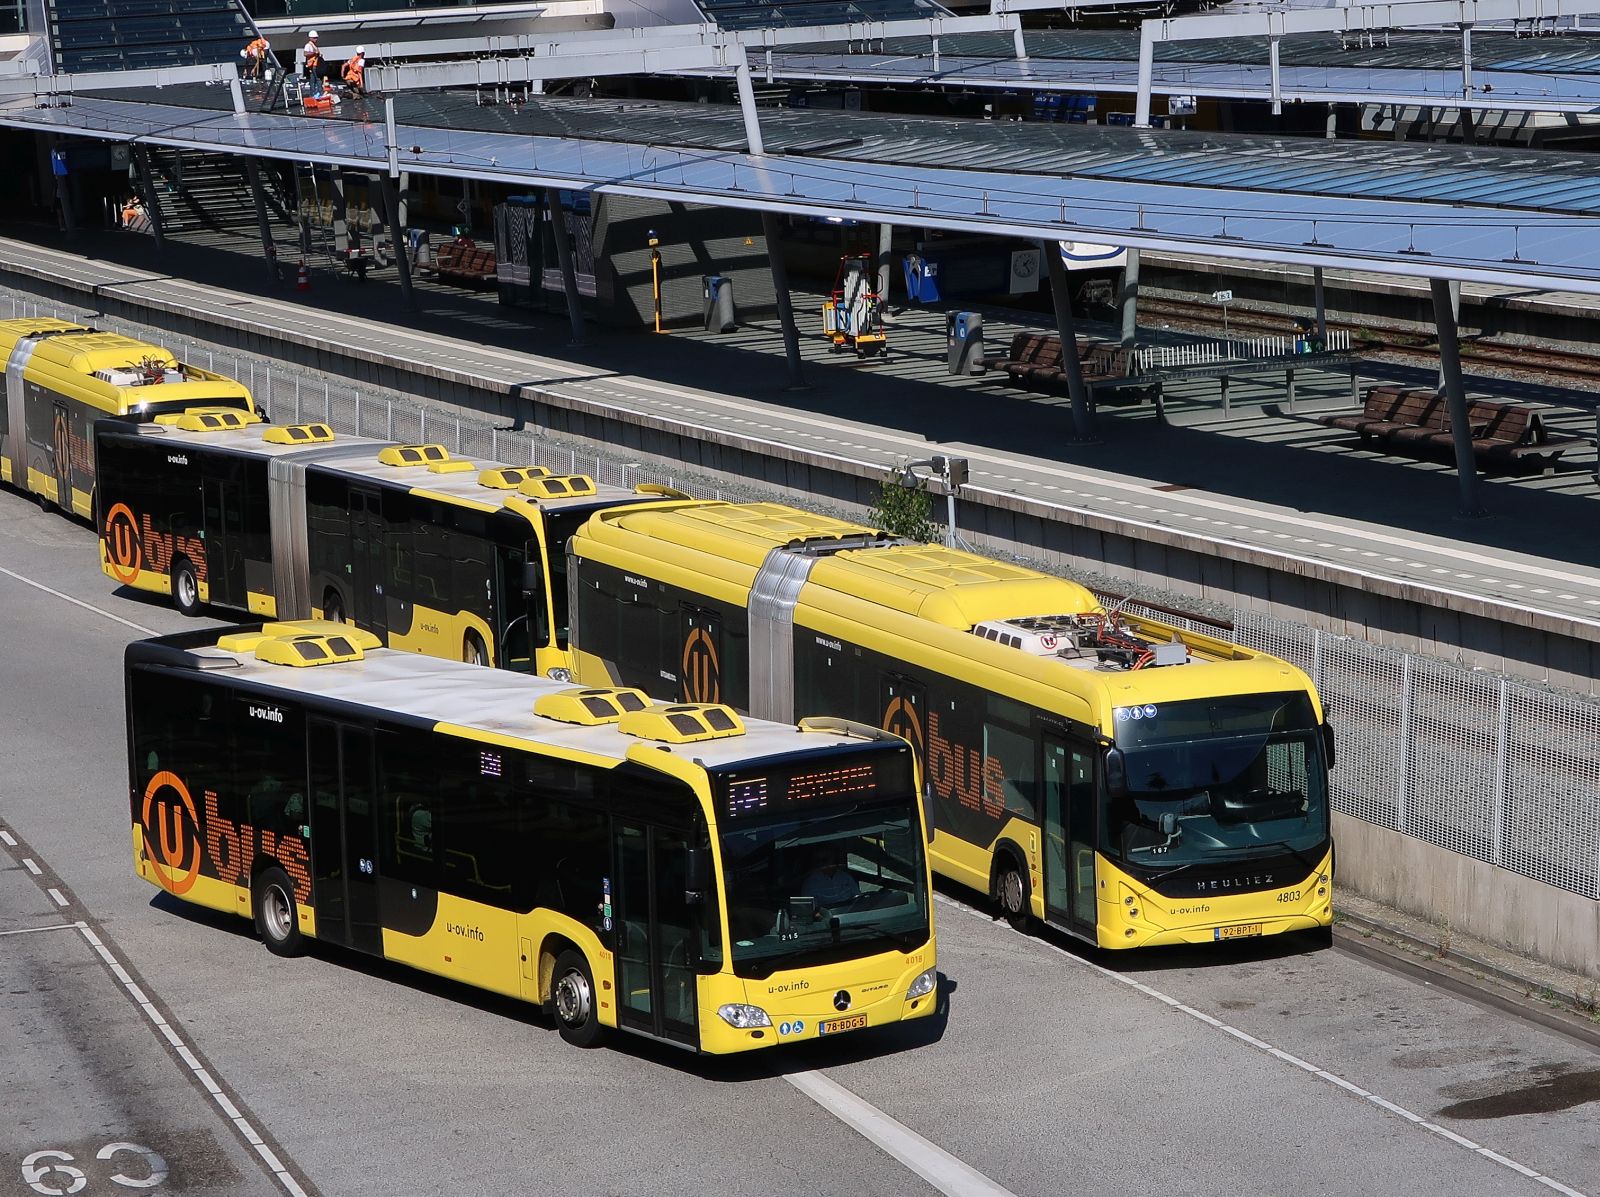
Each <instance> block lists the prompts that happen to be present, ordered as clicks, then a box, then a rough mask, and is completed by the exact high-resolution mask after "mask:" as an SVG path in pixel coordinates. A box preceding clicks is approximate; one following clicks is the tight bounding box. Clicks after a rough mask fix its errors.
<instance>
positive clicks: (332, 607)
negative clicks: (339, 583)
mask: <svg viewBox="0 0 1600 1197" xmlns="http://www.w3.org/2000/svg"><path fill="white" fill-rule="evenodd" d="M322 618H323V619H326V620H327V621H328V622H329V623H343V622H344V600H343V599H342V598H340V597H339V592H338V591H337V590H330V591H328V593H327V594H325V595H323V597H322Z"/></svg>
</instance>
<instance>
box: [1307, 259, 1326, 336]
mask: <svg viewBox="0 0 1600 1197" xmlns="http://www.w3.org/2000/svg"><path fill="white" fill-rule="evenodd" d="M1311 289H1312V291H1313V292H1314V293H1315V295H1316V304H1317V336H1319V337H1321V338H1322V341H1323V344H1327V341H1328V305H1327V302H1326V301H1325V299H1324V297H1323V293H1322V267H1321V266H1313V267H1312V268H1311Z"/></svg>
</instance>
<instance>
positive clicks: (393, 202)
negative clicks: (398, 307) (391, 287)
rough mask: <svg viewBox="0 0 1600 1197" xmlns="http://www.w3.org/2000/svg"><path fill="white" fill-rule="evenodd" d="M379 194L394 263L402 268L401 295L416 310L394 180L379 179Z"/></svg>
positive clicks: (409, 264) (384, 177)
mask: <svg viewBox="0 0 1600 1197" xmlns="http://www.w3.org/2000/svg"><path fill="white" fill-rule="evenodd" d="M378 194H379V195H380V196H382V197H383V216H384V223H385V224H387V225H388V226H389V244H390V245H391V246H392V247H393V249H394V263H395V265H396V266H398V267H399V268H400V296H401V298H402V299H403V300H405V305H406V307H408V308H410V309H411V310H412V311H415V310H416V308H417V298H416V296H415V295H414V294H413V293H412V291H411V255H410V254H409V253H407V252H406V229H405V226H404V225H403V224H401V223H400V197H399V195H398V194H397V192H396V188H395V185H394V180H393V179H391V178H389V177H388V176H387V175H384V176H383V177H382V178H380V179H379V181H378Z"/></svg>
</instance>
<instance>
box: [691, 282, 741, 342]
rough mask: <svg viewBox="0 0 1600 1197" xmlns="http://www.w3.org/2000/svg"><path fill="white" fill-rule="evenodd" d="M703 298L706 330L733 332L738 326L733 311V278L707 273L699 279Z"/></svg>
mask: <svg viewBox="0 0 1600 1197" xmlns="http://www.w3.org/2000/svg"><path fill="white" fill-rule="evenodd" d="M700 282H701V285H702V288H703V290H702V294H703V296H704V299H705V309H704V312H705V322H706V331H707V332H733V331H734V329H736V328H738V327H739V324H738V321H737V320H736V319H735V317H734V311H733V280H732V279H731V278H727V277H725V276H723V275H720V274H707V275H705V276H703V277H702V278H701V280H700Z"/></svg>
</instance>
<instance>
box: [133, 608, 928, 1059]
mask: <svg viewBox="0 0 1600 1197" xmlns="http://www.w3.org/2000/svg"><path fill="white" fill-rule="evenodd" d="M125 669H126V682H127V708H128V752H129V756H128V770H129V783H130V785H129V801H130V809H131V812H132V829H133V857H134V865H135V868H136V870H137V872H138V874H139V875H140V876H141V877H143V878H144V879H145V880H147V881H149V882H151V883H152V884H154V885H157V886H159V887H161V888H162V889H164V890H165V891H167V892H168V893H170V894H173V895H174V896H176V897H179V898H182V899H183V900H185V901H188V902H194V903H197V904H198V905H201V906H205V907H209V908H210V909H213V910H220V911H224V912H229V913H233V914H238V915H240V916H243V917H246V918H253V919H254V920H255V924H256V928H257V930H258V932H259V933H260V935H261V936H262V937H263V939H264V940H265V942H266V945H267V947H268V948H269V949H270V950H271V951H273V952H274V953H277V954H279V955H291V954H294V953H296V952H298V951H300V950H302V949H303V947H304V943H305V941H306V940H307V939H311V938H315V939H317V940H319V941H321V942H324V943H329V944H335V945H339V946H343V947H348V948H352V949H354V950H356V951H360V952H366V953H370V954H372V955H375V956H382V957H383V958H385V959H388V960H393V961H397V962H400V963H403V964H408V965H411V966H412V967H414V968H418V969H422V970H425V971H427V972H431V973H437V974H438V975H440V976H443V977H448V978H450V979H452V980H455V981H460V982H463V983H465V984H468V985H472V986H476V987H478V988H480V989H487V990H492V991H494V992H496V993H500V994H505V995H507V996H510V997H513V998H520V999H522V1000H524V1001H527V1002H530V1003H535V1004H537V1005H540V1006H542V1007H543V1008H544V1009H545V1010H546V1011H547V1012H548V1013H549V1014H550V1015H551V1016H552V1017H553V1018H554V1020H555V1023H556V1025H557V1027H558V1028H559V1029H560V1032H561V1034H562V1036H563V1037H564V1038H566V1039H567V1040H568V1041H570V1042H572V1043H575V1044H578V1045H580V1046H589V1045H591V1044H594V1043H596V1042H598V1041H599V1040H600V1039H601V1038H602V1037H603V1036H604V1035H605V1033H606V1032H607V1031H609V1030H611V1029H613V1028H615V1029H620V1030H624V1031H631V1032H636V1033H639V1034H643V1035H649V1036H653V1037H655V1038H658V1039H663V1040H666V1041H667V1042H670V1043H674V1044H678V1045H680V1046H683V1047H688V1048H691V1049H694V1050H697V1051H702V1052H715V1053H726V1052H740V1051H751V1050H755V1049H760V1048H766V1047H774V1046H781V1045H783V1044H786V1043H794V1042H799V1041H801V1040H807V1039H815V1038H817V1037H819V1036H833V1035H837V1034H840V1033H844V1032H849V1031H858V1030H864V1029H867V1028H871V1027H880V1026H884V1025H887V1024H890V1023H896V1022H901V1021H904V1020H907V1019H914V1018H923V1017H926V1016H927V1015H928V1014H930V1013H932V1011H933V1010H934V1008H935V1004H936V1001H937V974H936V972H935V967H934V950H935V949H934V936H933V912H932V901H931V881H932V878H931V875H930V873H929V871H928V862H927V855H926V853H925V851H924V845H925V842H926V830H925V824H924V822H923V814H922V804H921V801H920V798H919V795H918V792H917V774H916V761H915V756H914V754H913V753H912V752H911V749H910V747H909V746H908V745H907V744H906V743H905V741H904V740H902V739H900V738H899V737H896V736H891V735H889V734H887V733H884V732H881V731H878V730H877V729H876V728H872V727H867V726H865V725H860V724H852V723H849V722H847V721H844V720H814V721H807V722H805V723H802V724H800V725H799V726H798V727H797V726H794V725H788V726H784V725H779V724H772V723H764V722H756V721H753V720H752V721H749V722H746V721H743V720H741V719H740V718H739V716H737V715H736V714H734V713H733V712H732V711H731V710H730V709H729V708H727V707H723V706H718V705H714V704H692V705H690V704H673V705H660V704H652V703H651V702H650V701H649V700H648V699H647V698H646V697H645V696H644V695H643V694H641V693H639V692H638V691H637V690H627V689H589V690H583V689H577V688H574V687H570V686H567V685H565V684H563V683H559V682H553V681H549V680H546V679H542V678H529V677H522V676H519V675H517V674H514V673H509V672H504V671H492V670H482V669H474V668H472V667H471V666H469V665H466V664H464V663H461V662H455V661H443V660H438V659H433V658H427V657H419V656H416V655H414V654H410V653H401V652H396V651H394V650H392V649H385V648H381V647H379V646H378V641H377V638H376V637H374V636H372V635H371V634H370V633H366V632H362V631H360V630H358V629H354V628H350V627H348V626H345V625H340V624H331V623H326V622H318V621H305V622H299V623H267V624H257V625H252V626H249V627H239V628H212V629H208V630H206V631H199V632H188V633H183V634H180V635H177V636H168V637H164V638H160V639H155V640H147V641H143V642H137V643H134V644H132V645H130V646H129V648H128V650H127V654H126V666H125Z"/></svg>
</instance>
